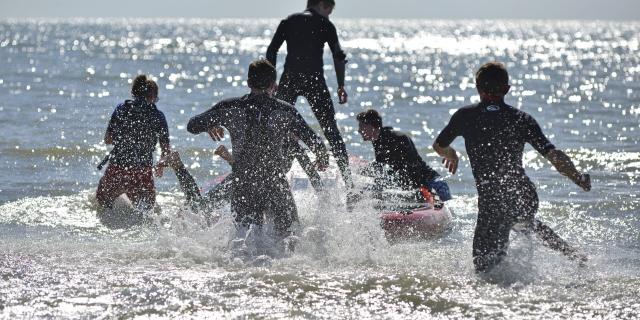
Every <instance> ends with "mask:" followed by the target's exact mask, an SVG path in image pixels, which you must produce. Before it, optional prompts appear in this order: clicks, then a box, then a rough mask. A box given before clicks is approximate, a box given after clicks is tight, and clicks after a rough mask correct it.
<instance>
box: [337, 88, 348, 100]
mask: <svg viewBox="0 0 640 320" xmlns="http://www.w3.org/2000/svg"><path fill="white" fill-rule="evenodd" d="M347 101H349V95H348V94H347V91H346V90H344V87H340V88H338V103H340V104H345V103H347Z"/></svg>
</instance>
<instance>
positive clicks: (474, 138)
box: [451, 102, 554, 187]
mask: <svg viewBox="0 0 640 320" xmlns="http://www.w3.org/2000/svg"><path fill="white" fill-rule="evenodd" d="M451 123H454V124H456V125H457V126H458V128H457V130H458V131H459V133H460V135H461V136H463V137H464V139H465V146H466V149H467V153H468V155H469V161H470V162H471V168H472V171H473V175H474V178H475V180H476V183H477V184H478V185H480V184H483V183H492V184H494V185H495V184H497V185H504V186H507V187H509V186H512V183H514V182H515V181H528V178H527V176H526V174H525V170H524V168H523V166H522V159H523V151H524V147H525V144H526V143H529V144H530V145H532V146H533V147H534V148H535V149H536V150H538V151H539V152H540V153H542V154H545V153H546V152H547V151H549V150H551V149H553V148H554V146H553V144H551V143H550V142H549V141H548V140H547V139H546V138H545V137H544V135H543V134H542V131H541V130H540V127H539V126H538V124H537V122H536V121H535V120H534V119H533V117H531V116H530V115H529V114H527V113H525V112H523V111H520V110H518V109H516V108H514V107H512V106H510V105H508V104H506V103H504V102H498V103H488V102H480V103H478V104H475V105H471V106H467V107H464V108H461V109H460V110H459V111H458V112H456V113H455V114H454V115H453V117H452V121H451Z"/></svg>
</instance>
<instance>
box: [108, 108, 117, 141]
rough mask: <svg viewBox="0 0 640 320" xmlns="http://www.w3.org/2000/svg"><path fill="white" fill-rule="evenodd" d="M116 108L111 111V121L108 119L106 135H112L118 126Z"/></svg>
mask: <svg viewBox="0 0 640 320" xmlns="http://www.w3.org/2000/svg"><path fill="white" fill-rule="evenodd" d="M119 114H120V113H119V112H118V108H116V109H115V110H113V113H112V114H111V119H109V124H108V125H107V134H111V135H112V134H113V133H114V132H115V130H116V129H117V128H118V126H119V125H120V116H119Z"/></svg>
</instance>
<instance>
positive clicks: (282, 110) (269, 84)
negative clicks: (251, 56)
mask: <svg viewBox="0 0 640 320" xmlns="http://www.w3.org/2000/svg"><path fill="white" fill-rule="evenodd" d="M275 80H276V70H275V67H273V65H271V64H270V63H269V62H268V61H266V60H258V61H255V62H253V63H252V64H251V65H250V66H249V79H248V81H247V83H248V85H249V87H250V88H251V94H248V95H245V96H243V97H240V98H233V99H227V100H224V101H222V102H220V103H218V104H216V105H215V106H213V107H212V108H211V109H209V110H208V111H206V112H204V113H202V114H200V115H197V116H195V117H193V118H191V120H189V123H188V125H187V130H188V131H189V132H191V133H193V134H199V133H202V132H209V131H210V130H213V129H216V128H218V127H220V126H222V127H225V128H226V129H227V130H228V131H229V134H230V135H231V144H232V147H233V163H232V171H233V172H232V173H233V175H234V179H235V180H234V186H233V189H234V191H233V193H232V200H231V206H232V208H233V210H234V212H235V213H236V219H235V220H236V222H237V223H238V231H239V232H240V233H241V234H242V233H243V232H245V231H246V230H247V228H249V226H250V225H252V224H254V225H258V226H260V225H262V224H263V218H264V213H267V214H268V215H270V216H271V217H273V219H274V221H275V228H276V231H277V232H278V233H279V235H280V236H286V235H288V233H289V232H290V227H291V223H292V222H293V221H296V220H297V211H296V207H295V202H294V201H293V195H292V194H291V190H290V189H289V184H288V182H287V180H286V178H285V173H286V171H288V169H289V168H287V167H286V166H287V165H286V163H287V162H288V159H287V158H286V157H285V155H284V151H283V146H284V143H285V142H286V141H288V139H290V137H291V136H292V135H294V136H295V137H296V138H297V139H300V140H302V141H303V142H304V143H305V144H306V145H307V146H308V147H309V148H311V149H312V151H313V152H314V153H315V154H316V157H317V159H318V160H317V162H318V166H319V167H320V168H324V167H325V166H326V164H327V162H328V156H327V154H326V149H325V147H324V144H322V141H321V140H320V138H319V137H318V136H317V135H316V134H315V132H313V130H312V129H311V128H310V127H309V125H308V124H307V123H306V122H305V121H304V118H302V116H301V115H300V114H299V113H298V112H297V111H296V109H295V108H293V106H291V105H290V104H287V103H286V102H283V101H280V100H277V99H275V98H273V97H272V96H271V95H272V93H273V91H274V90H275V88H276V84H275Z"/></svg>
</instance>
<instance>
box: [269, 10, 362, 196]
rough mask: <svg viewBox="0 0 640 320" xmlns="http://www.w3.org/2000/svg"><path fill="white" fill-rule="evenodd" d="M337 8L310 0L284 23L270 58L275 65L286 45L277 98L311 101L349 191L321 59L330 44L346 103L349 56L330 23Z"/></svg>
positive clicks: (344, 150)
mask: <svg viewBox="0 0 640 320" xmlns="http://www.w3.org/2000/svg"><path fill="white" fill-rule="evenodd" d="M334 6H335V2H334V1H333V0H309V1H308V3H307V9H306V10H305V11H304V12H302V13H296V14H292V15H290V16H289V17H287V18H286V19H284V20H282V21H281V22H280V25H279V26H278V29H277V30H276V32H275V34H274V36H273V39H272V41H271V44H270V45H269V47H268V49H267V59H268V60H269V61H270V62H271V64H273V65H274V66H275V65H276V61H277V55H278V50H279V49H280V47H281V46H282V44H283V43H284V42H285V41H286V42H287V59H286V61H285V64H284V72H283V73H282V76H281V78H280V84H279V87H278V91H277V94H276V97H277V98H278V99H281V100H284V101H286V102H288V103H290V104H295V103H296V100H297V98H298V97H299V96H304V97H305V98H306V99H307V101H309V104H310V105H311V110H312V111H313V113H314V115H315V116H316V119H318V122H319V124H320V127H321V128H322V131H323V132H324V135H325V137H326V138H327V140H328V141H329V145H330V146H331V152H332V153H333V155H334V157H335V158H336V161H337V163H338V167H339V168H340V172H341V174H342V177H343V179H344V181H345V184H346V185H347V187H348V188H349V187H351V186H352V180H351V171H350V169H349V158H348V155H347V148H346V146H345V143H344V141H343V140H342V136H341V135H340V131H339V129H338V125H337V123H336V119H335V110H334V107H333V101H332V100H331V95H330V94H329V89H328V88H327V84H326V81H325V79H324V71H323V65H324V63H323V59H322V56H323V52H324V46H325V43H328V44H329V48H330V49H331V52H332V53H333V60H334V66H335V70H336V76H337V79H338V97H339V103H340V104H344V103H346V102H347V92H346V91H345V89H344V74H345V65H346V62H347V61H346V55H345V53H344V52H343V51H342V48H340V42H339V41H338V35H337V32H336V28H335V26H334V25H333V23H331V21H329V15H330V14H331V13H332V12H333V8H334ZM293 147H295V146H293Z"/></svg>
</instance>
